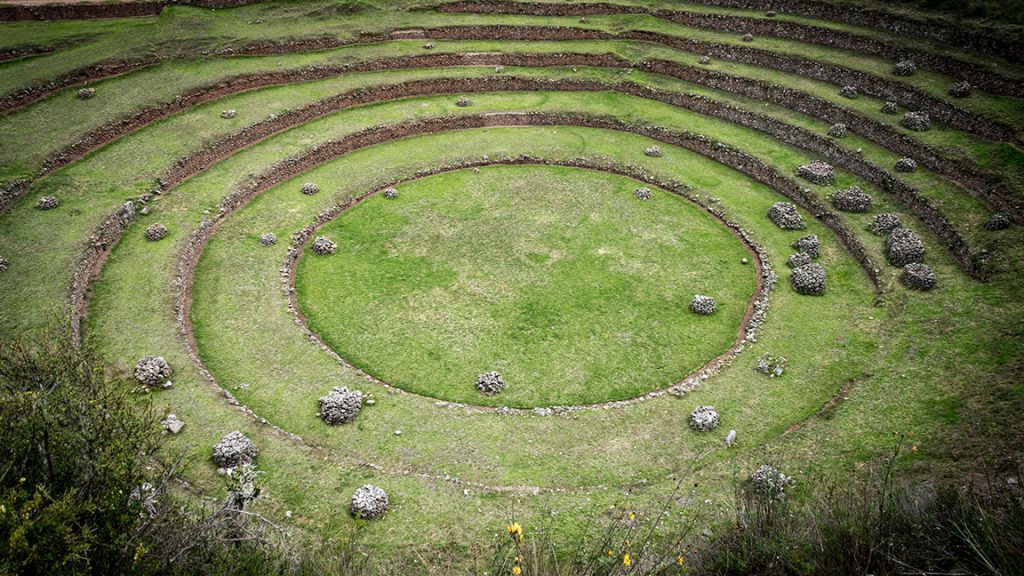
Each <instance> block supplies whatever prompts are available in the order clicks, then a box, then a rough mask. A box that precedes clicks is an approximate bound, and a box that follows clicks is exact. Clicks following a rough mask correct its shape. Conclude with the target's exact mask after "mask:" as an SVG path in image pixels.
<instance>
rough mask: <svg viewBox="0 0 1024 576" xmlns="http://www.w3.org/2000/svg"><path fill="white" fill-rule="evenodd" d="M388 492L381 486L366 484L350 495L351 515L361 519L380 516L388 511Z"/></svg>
mask: <svg viewBox="0 0 1024 576" xmlns="http://www.w3.org/2000/svg"><path fill="white" fill-rule="evenodd" d="M389 505H390V502H389V501H388V493H387V492H385V491H384V489H383V488H380V487H378V486H374V485H373V484H366V485H365V486H360V487H359V489H358V490H356V492H355V494H353V495H352V506H351V508H350V509H349V510H350V511H351V512H352V515H353V516H355V517H356V518H359V519H361V520H373V519H375V518H380V517H381V516H383V515H384V513H385V512H387V511H388V506H389Z"/></svg>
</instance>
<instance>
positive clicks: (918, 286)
mask: <svg viewBox="0 0 1024 576" xmlns="http://www.w3.org/2000/svg"><path fill="white" fill-rule="evenodd" d="M900 281H901V282H903V285H904V286H906V287H907V288H910V289H912V290H921V291H922V292H927V291H928V290H931V289H932V288H935V284H936V283H937V282H938V279H937V278H936V277H935V270H932V267H931V266H929V265H927V264H924V263H922V262H911V263H910V264H907V265H906V266H904V267H903V273H902V274H901V275H900Z"/></svg>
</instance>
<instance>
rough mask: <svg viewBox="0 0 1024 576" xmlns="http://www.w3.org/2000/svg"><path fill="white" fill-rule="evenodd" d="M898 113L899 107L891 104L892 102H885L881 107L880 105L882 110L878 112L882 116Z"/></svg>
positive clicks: (893, 103)
mask: <svg viewBox="0 0 1024 576" xmlns="http://www.w3.org/2000/svg"><path fill="white" fill-rule="evenodd" d="M899 111H900V107H899V105H897V104H896V103H895V102H893V101H892V100H889V101H888V102H886V103H885V104H883V105H882V108H881V110H880V112H881V113H882V114H895V113H897V112H899Z"/></svg>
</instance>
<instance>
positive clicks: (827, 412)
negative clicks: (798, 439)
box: [782, 380, 857, 436]
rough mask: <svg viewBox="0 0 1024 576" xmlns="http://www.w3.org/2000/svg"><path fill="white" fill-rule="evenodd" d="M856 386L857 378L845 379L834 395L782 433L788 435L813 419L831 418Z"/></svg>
mask: <svg viewBox="0 0 1024 576" xmlns="http://www.w3.org/2000/svg"><path fill="white" fill-rule="evenodd" d="M856 386H857V380H847V381H846V382H843V385H842V386H840V387H839V392H837V393H836V395H835V396H833V397H831V398H829V399H828V401H827V402H825V403H824V404H823V405H822V406H821V408H820V409H819V410H818V411H817V412H815V413H814V414H812V415H810V416H808V417H807V418H804V419H803V420H801V421H799V422H796V423H794V424H792V425H791V426H790V427H789V428H786V430H785V431H784V432H783V433H782V435H783V436H788V435H790V434H792V433H794V432H796V431H798V430H802V429H803V428H805V427H806V426H807V425H808V424H810V423H811V421H812V420H814V419H818V420H828V419H830V418H832V416H834V415H835V412H836V410H837V409H838V408H839V405H840V404H842V403H843V402H846V401H847V400H849V399H850V392H852V391H853V389H854V388H855V387H856Z"/></svg>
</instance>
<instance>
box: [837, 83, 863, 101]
mask: <svg viewBox="0 0 1024 576" xmlns="http://www.w3.org/2000/svg"><path fill="white" fill-rule="evenodd" d="M839 95H840V96H842V97H843V98H850V99H851V100H852V99H854V98H856V97H857V96H859V94H858V93H857V87H856V86H849V85H847V86H843V87H842V88H841V89H840V90H839Z"/></svg>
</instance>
